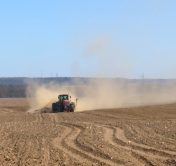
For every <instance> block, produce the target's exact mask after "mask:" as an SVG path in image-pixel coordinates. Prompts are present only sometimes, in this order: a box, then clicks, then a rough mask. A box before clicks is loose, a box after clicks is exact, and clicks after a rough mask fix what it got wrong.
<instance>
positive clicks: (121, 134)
mask: <svg viewBox="0 0 176 166" xmlns="http://www.w3.org/2000/svg"><path fill="white" fill-rule="evenodd" d="M115 130H116V131H115V138H117V139H119V140H121V141H123V142H125V143H126V144H128V143H129V142H130V144H131V145H133V147H134V148H135V147H139V148H140V149H144V150H153V151H155V153H157V152H158V154H160V155H162V154H164V155H166V156H167V155H168V156H173V157H176V153H175V152H173V151H168V150H163V149H162V150H157V149H155V148H153V147H150V146H147V145H144V144H139V143H136V142H133V141H131V140H128V139H127V138H126V136H125V133H124V130H122V129H120V128H118V127H116V128H115Z"/></svg>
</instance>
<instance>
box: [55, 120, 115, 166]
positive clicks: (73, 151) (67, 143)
mask: <svg viewBox="0 0 176 166" xmlns="http://www.w3.org/2000/svg"><path fill="white" fill-rule="evenodd" d="M61 125H62V126H63V127H64V128H65V131H67V133H66V132H65V134H64V137H62V136H61V137H60V141H59V140H58V139H59V138H56V139H55V140H54V141H55V143H57V147H58V148H59V149H60V150H64V149H63V148H65V150H64V151H65V153H69V156H72V157H73V158H75V159H78V160H79V161H83V162H82V163H81V164H86V165H89V164H90V165H92V163H94V164H95V165H96V164H99V165H107V166H108V165H112V166H114V165H117V164H116V163H113V162H111V161H109V160H106V159H104V158H101V157H98V156H95V155H94V154H92V153H90V152H87V151H83V150H82V149H80V148H79V147H77V146H76V145H75V143H74V141H75V139H76V138H77V136H78V135H79V133H80V129H75V128H74V127H70V126H67V125H68V124H65V123H64V124H63V123H62V124H61ZM59 144H60V146H62V149H61V148H60V146H58V145H59Z"/></svg>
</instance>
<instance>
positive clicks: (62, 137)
mask: <svg viewBox="0 0 176 166" xmlns="http://www.w3.org/2000/svg"><path fill="white" fill-rule="evenodd" d="M61 130H62V131H61V133H59V134H60V135H59V136H58V137H57V138H55V139H54V140H53V146H54V147H56V148H58V149H59V150H61V151H62V152H64V153H65V154H67V155H68V156H70V158H74V159H76V160H77V161H83V162H84V163H87V162H88V161H87V160H86V159H84V158H82V157H80V156H79V155H76V154H75V153H72V152H71V151H70V150H69V149H68V148H66V147H65V146H63V143H62V142H63V141H64V140H65V139H66V137H67V136H68V135H69V134H70V133H71V131H72V130H71V129H70V128H68V127H64V126H63V127H62V129H61Z"/></svg>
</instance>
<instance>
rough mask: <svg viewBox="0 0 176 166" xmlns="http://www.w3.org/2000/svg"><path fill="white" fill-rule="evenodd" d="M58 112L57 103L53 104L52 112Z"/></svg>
mask: <svg viewBox="0 0 176 166" xmlns="http://www.w3.org/2000/svg"><path fill="white" fill-rule="evenodd" d="M56 111H57V110H56V103H53V104H52V112H56Z"/></svg>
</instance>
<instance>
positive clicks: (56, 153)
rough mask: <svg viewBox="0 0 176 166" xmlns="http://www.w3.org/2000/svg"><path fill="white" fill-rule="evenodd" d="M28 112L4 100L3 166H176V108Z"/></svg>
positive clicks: (0, 121) (0, 108)
mask: <svg viewBox="0 0 176 166" xmlns="http://www.w3.org/2000/svg"><path fill="white" fill-rule="evenodd" d="M2 101H3V102H2ZM27 108H28V106H27V104H26V103H25V99H18V100H17V99H11V100H10V99H1V100H0V139H1V141H0V165H2V166H12V165H15V166H26V165H32V166H34V165H36V166H40V165H41V166H48V165H49V166H54V165H61V166H64V165H65V166H74V165H80V166H82V165H104V166H105V165H112V166H113V165H114V166H115V165H127V166H132V165H133V166H136V165H139V166H140V165H141V166H142V165H148V166H153V165H156V166H159V165H160V166H162V165H163V166H165V165H168V166H176V104H169V105H158V106H145V107H144V106H143V107H133V108H121V109H120V108H119V109H106V110H92V111H86V112H75V113H55V114H54V113H43V114H27V113H26V112H25V111H26V110H27Z"/></svg>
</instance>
